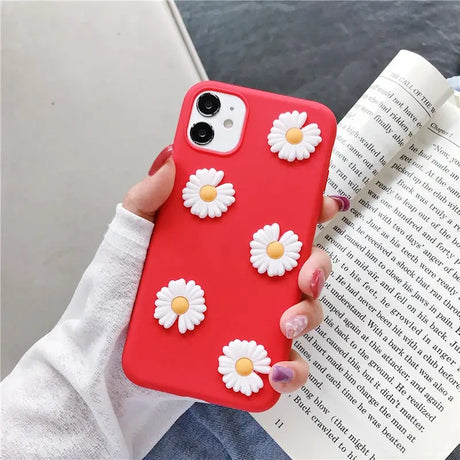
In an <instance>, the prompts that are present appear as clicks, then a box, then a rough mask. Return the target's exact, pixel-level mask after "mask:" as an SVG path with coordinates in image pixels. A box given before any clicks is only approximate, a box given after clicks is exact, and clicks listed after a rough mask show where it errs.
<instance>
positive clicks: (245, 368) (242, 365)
mask: <svg viewBox="0 0 460 460" xmlns="http://www.w3.org/2000/svg"><path fill="white" fill-rule="evenodd" d="M235 370H236V372H238V374H240V375H242V376H243V377H246V376H247V375H249V374H250V373H251V372H252V371H253V370H254V364H253V363H252V361H251V360H250V359H249V358H240V359H239V360H238V361H237V362H236V363H235Z"/></svg>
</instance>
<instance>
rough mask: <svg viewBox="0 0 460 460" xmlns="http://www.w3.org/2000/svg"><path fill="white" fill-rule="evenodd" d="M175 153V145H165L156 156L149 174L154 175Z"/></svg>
mask: <svg viewBox="0 0 460 460" xmlns="http://www.w3.org/2000/svg"><path fill="white" fill-rule="evenodd" d="M172 154H173V146H172V145H168V146H167V147H165V148H164V149H163V150H162V151H161V152H160V154H159V155H158V156H157V157H156V158H155V161H154V162H153V163H152V166H151V167H150V171H149V176H153V175H154V174H155V173H156V172H157V171H158V170H159V169H160V168H161V167H162V166H163V165H164V164H165V163H166V161H167V160H168V158H169V157H170V156H171V155H172Z"/></svg>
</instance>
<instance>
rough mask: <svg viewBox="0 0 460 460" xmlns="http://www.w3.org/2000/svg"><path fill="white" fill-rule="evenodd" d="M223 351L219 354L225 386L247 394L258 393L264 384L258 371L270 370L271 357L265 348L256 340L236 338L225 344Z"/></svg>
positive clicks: (265, 372)
mask: <svg viewBox="0 0 460 460" xmlns="http://www.w3.org/2000/svg"><path fill="white" fill-rule="evenodd" d="M222 351H223V353H224V354H223V355H221V356H219V367H218V371H219V373H221V374H222V375H223V377H222V380H223V382H224V383H225V386H226V387H227V388H228V389H233V391H235V392H241V393H243V394H245V395H246V396H251V394H252V393H257V392H258V391H259V390H260V389H261V388H262V387H263V386H264V382H263V381H262V379H261V378H260V377H259V375H257V372H258V373H260V374H268V373H269V372H270V362H271V359H270V358H269V357H268V356H267V351H266V350H265V348H264V347H263V346H262V345H257V343H256V342H255V341H254V340H251V341H250V342H248V341H247V340H238V339H236V340H233V341H231V342H230V343H229V344H228V345H226V346H224V347H223V348H222Z"/></svg>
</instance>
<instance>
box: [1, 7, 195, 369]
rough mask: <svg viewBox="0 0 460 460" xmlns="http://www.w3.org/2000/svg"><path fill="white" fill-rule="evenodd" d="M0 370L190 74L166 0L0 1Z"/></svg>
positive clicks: (170, 122)
mask: <svg viewBox="0 0 460 460" xmlns="http://www.w3.org/2000/svg"><path fill="white" fill-rule="evenodd" d="M1 6H2V12H1V29H2V30H1V34H2V35H1V38H2V40H1V42H2V54H1V57H2V68H1V70H2V75H1V76H2V82H1V83H2V88H1V90H2V101H1V103H2V139H1V141H2V144H1V147H2V184H1V191H2V197H1V198H2V203H1V204H2V226H1V233H2V277H1V281H2V293H1V301H2V346H1V352H2V363H1V364H2V375H3V376H5V375H6V374H7V373H8V372H9V371H10V370H11V369H12V368H13V366H14V365H15V364H16V362H17V360H18V359H19V358H20V357H21V356H22V355H23V354H24V352H25V351H26V350H27V349H28V348H29V347H30V346H31V345H32V344H33V343H34V342H35V341H36V340H37V339H39V338H40V337H41V336H43V335H44V334H46V333H47V332H48V331H49V330H50V329H51V328H52V327H53V326H54V325H55V324H56V322H57V320H58V318H59V317H60V316H61V314H62V313H63V311H64V309H65V308H66V306H67V304H68V303H69V301H70V299H71V297H72V294H73V292H74V290H75V287H76V286H77V283H78V281H79V279H80V278H81V275H82V274H83V271H84V270H85V268H86V266H87V265H88V264H89V262H90V261H91V259H92V256H93V254H94V252H95V250H96V248H97V247H98V246H99V243H100V241H101V240H102V236H103V234H104V233H105V230H106V228H107V224H108V223H109V222H110V220H111V218H112V216H113V214H114V211H115V205H116V203H118V202H120V201H121V200H122V198H123V196H124V194H125V192H126V191H127V190H128V188H129V187H130V186H131V185H133V184H135V183H136V182H137V181H139V180H140V179H142V178H143V176H144V175H145V174H146V172H147V171H148V170H149V167H150V165H151V163H152V162H153V160H154V159H155V156H156V155H157V154H158V153H159V152H160V150H161V149H162V148H163V147H164V146H165V145H167V144H169V143H170V142H171V140H172V138H173V135H174V131H175V125H176V122H177V114H178V113H179V110H180V105H181V103H182V99H183V96H184V94H185V92H186V91H187V89H188V88H189V87H190V86H191V85H192V84H194V83H196V82H197V81H199V75H198V73H197V70H196V69H195V67H194V64H193V62H192V61H191V58H190V55H189V53H188V50H187V48H186V47H185V45H184V43H183V41H182V38H181V36H180V34H179V33H178V30H177V28H176V25H175V22H174V20H173V18H172V16H171V14H170V11H169V8H168V6H167V4H166V3H164V2H67V1H65V2H48V1H47V2H35V1H34V2H3V3H2V5H1Z"/></svg>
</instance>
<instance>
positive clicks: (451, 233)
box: [254, 101, 460, 460]
mask: <svg viewBox="0 0 460 460" xmlns="http://www.w3.org/2000/svg"><path fill="white" fill-rule="evenodd" d="M459 180H460V110H459V108H457V107H456V106H455V105H454V104H453V103H451V102H450V101H449V102H448V103H446V104H445V105H444V106H443V107H442V108H441V109H440V110H439V112H438V113H437V115H436V116H435V117H433V118H432V119H431V120H430V122H429V123H428V124H427V125H426V126H425V127H424V128H422V129H421V130H420V132H419V133H418V134H417V135H416V136H414V137H413V138H412V139H411V140H410V141H409V142H408V144H407V145H406V146H405V147H404V148H403V149H402V150H401V151H400V153H399V154H398V156H397V157H396V158H395V159H393V160H392V161H391V162H390V163H388V164H387V166H386V167H385V169H384V170H383V171H382V172H381V173H380V174H379V176H378V177H375V178H374V179H373V180H371V181H369V182H368V185H367V186H366V187H365V188H364V189H363V190H362V191H361V192H360V193H359V194H358V195H357V196H356V198H355V200H354V203H353V206H352V208H351V209H350V211H349V212H347V213H345V214H342V215H340V216H338V217H337V218H336V219H334V220H333V221H332V222H331V224H330V225H329V226H328V227H326V229H325V231H324V232H323V233H322V234H321V236H320V238H319V239H318V240H317V244H318V245H319V246H321V247H324V248H325V249H326V250H327V251H328V252H329V253H330V254H331V257H332V259H333V263H334V265H333V266H334V272H333V274H332V275H331V276H330V278H329V279H328V281H327V282H326V286H325V289H324V291H323V293H324V294H323V295H322V297H321V301H322V304H323V308H324V312H325V320H324V322H323V323H322V324H321V326H319V327H318V328H317V329H316V330H315V331H312V332H311V333H309V334H307V335H305V336H304V337H302V338H300V339H299V340H297V341H295V342H294V344H293V347H294V349H296V350H297V351H298V352H299V353H300V354H301V355H302V356H303V357H305V359H306V360H308V361H309V365H310V378H309V381H308V382H307V384H306V385H305V386H303V387H302V388H301V389H300V390H298V391H297V392H295V393H293V394H290V395H284V396H282V398H281V399H280V402H279V403H278V404H277V405H276V406H275V407H274V408H273V409H271V410H270V411H268V412H265V413H262V414H254V417H255V418H256V420H257V421H258V422H259V423H261V425H262V426H263V427H264V428H265V429H266V430H267V431H268V433H269V434H270V435H271V436H272V437H273V438H274V439H275V440H276V441H277V442H278V443H279V444H280V445H281V447H282V448H283V449H284V450H285V451H286V452H287V453H288V454H289V455H290V456H292V457H293V458H302V459H320V458H324V459H330V458H334V459H335V458H343V459H345V458H348V459H352V460H353V459H356V458H366V459H375V458H385V459H390V458H393V459H401V458H408V459H414V458H417V459H424V458H426V459H435V458H439V459H444V458H445V457H446V456H447V455H448V454H449V453H450V452H451V451H452V450H453V448H454V447H455V446H456V444H457V443H458V441H459V433H458V426H459V413H458V408H459V390H460V374H459V355H460V353H459V352H460V301H459V291H460V283H459V281H460V236H459V234H460V232H459V231H460V221H459V218H458V215H459V212H460V192H459V191H458V182H459Z"/></svg>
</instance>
